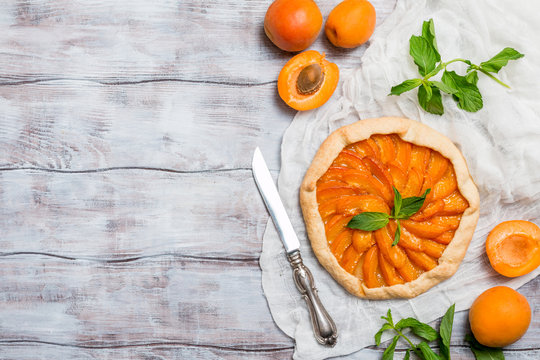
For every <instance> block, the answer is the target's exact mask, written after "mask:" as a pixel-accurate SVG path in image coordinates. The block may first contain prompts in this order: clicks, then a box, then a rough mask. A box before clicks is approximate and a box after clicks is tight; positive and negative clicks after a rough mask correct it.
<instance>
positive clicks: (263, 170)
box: [251, 148, 338, 346]
mask: <svg viewBox="0 0 540 360" xmlns="http://www.w3.org/2000/svg"><path fill="white" fill-rule="evenodd" d="M251 168H252V171H253V178H254V179H255V183H256V184H257V188H258V189H259V192H260V193H261V196H262V198H263V200H264V203H265V204H266V208H267V209H268V212H269V213H270V216H271V217H272V220H273V222H274V225H275V227H276V230H277V232H278V234H279V237H280V238H281V241H282V242H283V246H284V247H285V251H286V252H287V259H288V260H289V263H290V264H291V267H292V268H293V279H294V283H295V284H296V287H297V288H298V290H299V291H300V293H301V294H302V296H303V298H304V299H305V301H306V304H307V307H308V311H309V315H310V319H311V325H312V328H313V333H314V335H315V338H316V339H317V341H318V342H319V343H320V344H322V345H326V346H335V345H336V341H337V337H338V333H337V328H336V324H335V323H334V320H332V318H331V317H330V315H329V314H328V312H327V311H326V309H325V308H324V306H323V304H322V303H321V300H320V299H319V295H318V291H317V288H316V287H315V282H314V279H313V275H312V274H311V271H310V270H309V269H308V268H307V266H305V265H304V263H303V260H302V256H301V255H300V242H299V241H298V237H297V236H296V233H295V231H294V228H293V226H292V224H291V220H290V219H289V216H288V215H287V211H286V210H285V207H284V206H283V203H282V201H281V198H280V196H279V193H278V191H277V188H276V185H275V184H274V180H273V179H272V175H270V170H268V166H267V165H266V162H265V161H264V158H263V156H262V153H261V151H260V150H259V148H256V149H255V152H254V153H253V161H252V163H251Z"/></svg>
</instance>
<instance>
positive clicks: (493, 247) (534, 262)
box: [486, 220, 540, 277]
mask: <svg viewBox="0 0 540 360" xmlns="http://www.w3.org/2000/svg"><path fill="white" fill-rule="evenodd" d="M486 252H487V255H488V258H489V262H490V263H491V266H492V267H493V269H495V271H497V272H498V273H499V274H501V275H504V276H507V277H516V276H521V275H525V274H528V273H530V272H531V271H533V270H534V269H536V268H537V267H538V266H539V265H540V228H539V227H538V226H537V225H536V224H534V223H532V222H530V221H524V220H510V221H505V222H502V223H500V224H499V225H497V226H495V228H493V230H491V232H490V233H489V235H488V238H487V241H486Z"/></svg>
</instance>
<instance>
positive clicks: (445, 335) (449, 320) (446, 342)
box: [439, 304, 456, 360]
mask: <svg viewBox="0 0 540 360" xmlns="http://www.w3.org/2000/svg"><path fill="white" fill-rule="evenodd" d="M455 309H456V304H453V305H452V306H450V307H449V308H448V310H447V311H446V314H444V316H443V318H442V320H441V325H440V327H439V332H440V333H441V339H440V341H439V344H440V347H441V355H442V358H443V359H445V360H450V338H451V337H452V326H453V324H454V311H455Z"/></svg>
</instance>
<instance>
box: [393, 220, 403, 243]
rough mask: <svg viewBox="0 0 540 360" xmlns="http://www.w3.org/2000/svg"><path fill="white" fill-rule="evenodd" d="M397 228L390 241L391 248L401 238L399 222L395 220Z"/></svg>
mask: <svg viewBox="0 0 540 360" xmlns="http://www.w3.org/2000/svg"><path fill="white" fill-rule="evenodd" d="M396 223H397V228H396V233H395V234H394V241H392V246H396V245H397V243H398V242H399V239H400V238H401V224H400V223H399V220H396Z"/></svg>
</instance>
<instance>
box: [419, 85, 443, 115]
mask: <svg viewBox="0 0 540 360" xmlns="http://www.w3.org/2000/svg"><path fill="white" fill-rule="evenodd" d="M430 90H431V92H432V94H431V95H429V94H428V93H427V91H426V88H425V87H424V86H421V87H419V88H418V103H419V104H420V106H421V107H422V108H423V109H424V110H426V111H427V112H429V113H432V114H435V115H442V114H443V113H444V107H443V104H442V98H441V92H440V91H439V89H437V88H432V87H430ZM428 95H429V96H428Z"/></svg>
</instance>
